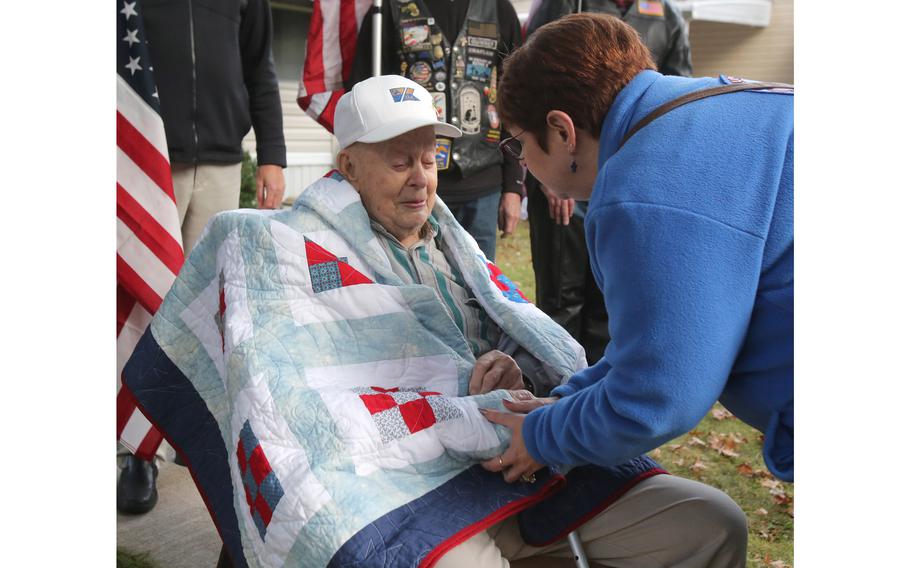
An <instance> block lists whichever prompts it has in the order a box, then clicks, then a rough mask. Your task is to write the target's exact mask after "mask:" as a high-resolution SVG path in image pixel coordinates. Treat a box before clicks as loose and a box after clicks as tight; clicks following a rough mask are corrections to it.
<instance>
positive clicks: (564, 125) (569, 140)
mask: <svg viewBox="0 0 910 568" xmlns="http://www.w3.org/2000/svg"><path fill="white" fill-rule="evenodd" d="M547 128H548V129H549V137H550V138H555V139H556V141H557V142H559V143H561V144H563V145H564V146H566V147H567V149H568V151H569V152H570V153H572V152H574V151H575V142H576V140H575V123H574V122H572V117H571V116H569V115H568V114H566V113H564V112H563V111H561V110H551V111H550V112H548V113H547Z"/></svg>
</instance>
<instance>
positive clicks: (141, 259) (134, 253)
mask: <svg viewBox="0 0 910 568" xmlns="http://www.w3.org/2000/svg"><path fill="white" fill-rule="evenodd" d="M117 254H118V256H119V257H120V258H122V259H123V260H124V261H125V262H126V263H127V264H128V265H129V266H130V268H131V269H132V270H133V271H134V272H136V273H137V274H138V275H140V276H141V277H142V280H144V281H145V283H146V286H148V287H149V288H151V289H152V291H154V292H155V295H157V296H159V297H161V298H163V297H164V295H165V294H167V291H168V290H170V288H171V284H172V283H173V282H174V273H173V272H171V271H170V270H169V269H168V267H167V266H166V265H165V264H164V263H163V262H161V259H159V258H158V257H157V256H155V253H153V252H152V251H151V250H149V248H148V247H147V246H145V243H143V242H142V241H141V240H139V238H138V237H137V236H136V235H135V234H133V233H132V232H131V231H130V229H129V227H127V226H126V224H125V223H124V222H123V221H121V220H120V219H117ZM152 313H154V310H152Z"/></svg>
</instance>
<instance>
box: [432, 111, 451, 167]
mask: <svg viewBox="0 0 910 568" xmlns="http://www.w3.org/2000/svg"><path fill="white" fill-rule="evenodd" d="M436 112H437V113H438V112H439V111H438V110H437V111H436ZM451 162H452V139H451V138H437V139H436V169H437V170H447V169H449V164H451Z"/></svg>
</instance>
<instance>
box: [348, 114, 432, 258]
mask: <svg viewBox="0 0 910 568" xmlns="http://www.w3.org/2000/svg"><path fill="white" fill-rule="evenodd" d="M342 154H346V155H347V159H345V158H343V157H340V159H339V167H340V168H341V171H342V173H343V174H344V175H345V177H346V178H347V179H348V181H350V182H351V185H353V186H354V188H355V189H356V190H357V192H358V193H359V194H360V199H361V201H362V202H363V206H364V207H365V208H366V210H367V213H369V215H370V217H371V218H373V219H374V220H376V221H377V222H379V224H380V225H382V226H383V227H384V228H385V230H387V231H388V232H390V233H391V234H392V235H394V236H395V237H396V238H397V239H398V240H399V241H400V242H401V244H403V245H405V246H410V245H411V244H413V243H415V242H417V240H418V239H419V233H420V229H421V227H423V225H424V223H426V221H427V218H428V217H429V216H430V211H432V209H433V205H434V204H435V203H436V183H437V178H436V137H435V134H434V132H433V127H432V126H424V127H422V128H418V129H416V130H411V131H410V132H406V133H404V134H402V135H401V136H398V137H396V138H392V139H391V140H387V141H385V142H380V143H376V144H364V143H357V144H354V145H352V146H350V147H349V148H346V149H345V150H343V151H342ZM346 162H347V164H346Z"/></svg>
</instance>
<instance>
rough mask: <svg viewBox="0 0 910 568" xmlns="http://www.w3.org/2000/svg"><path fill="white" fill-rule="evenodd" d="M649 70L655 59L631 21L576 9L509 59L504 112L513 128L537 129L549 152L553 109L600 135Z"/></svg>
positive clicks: (503, 87)
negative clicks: (622, 96) (626, 92)
mask: <svg viewBox="0 0 910 568" xmlns="http://www.w3.org/2000/svg"><path fill="white" fill-rule="evenodd" d="M645 69H655V66H654V61H653V60H652V59H651V53H650V51H648V48H647V47H646V46H645V44H644V43H642V41H641V39H640V38H639V36H638V32H636V31H635V30H634V29H633V28H632V27H631V26H629V25H628V24H626V23H625V22H623V21H622V20H620V19H618V18H615V17H613V16H607V15H604V14H590V13H582V14H571V15H569V16H565V17H563V18H560V19H559V20H556V21H554V22H550V23H549V24H547V25H545V26H543V27H541V28H540V29H538V30H537V31H535V32H534V33H533V34H531V36H530V38H529V39H528V42H527V43H526V44H525V45H523V46H522V47H521V48H519V49H518V50H516V51H515V52H514V53H513V54H512V55H511V56H510V57H509V58H508V59H506V61H505V67H504V70H503V75H502V80H501V82H500V85H499V93H500V101H499V114H500V116H501V117H502V119H503V120H504V121H505V122H506V123H507V124H508V125H509V129H510V130H511V131H512V132H513V133H515V132H516V131H518V130H519V129H524V130H526V131H528V132H531V133H532V134H534V136H535V137H536V138H537V141H538V143H539V144H540V145H541V148H543V149H544V151H546V150H547V147H546V128H547V123H546V121H547V113H548V112H549V111H551V110H561V111H563V112H565V113H566V114H568V115H569V116H570V117H572V121H573V122H574V123H575V126H576V128H579V129H581V130H584V131H586V132H588V133H589V134H591V135H592V136H594V138H599V137H600V129H601V126H602V125H603V121H604V118H605V117H606V116H607V111H609V110H610V105H612V104H613V100H614V99H615V98H616V95H617V94H618V93H619V91H620V90H622V88H623V87H625V86H626V85H627V84H628V83H629V81H631V80H632V78H633V77H635V75H637V74H638V73H639V72H641V71H643V70H645Z"/></svg>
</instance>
